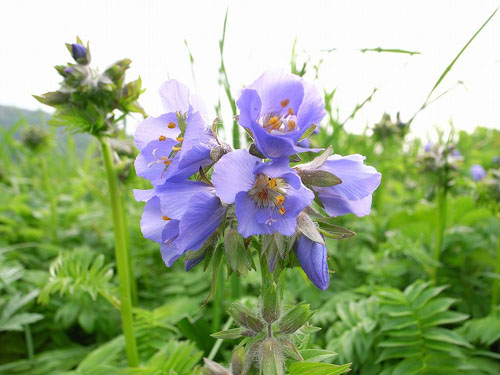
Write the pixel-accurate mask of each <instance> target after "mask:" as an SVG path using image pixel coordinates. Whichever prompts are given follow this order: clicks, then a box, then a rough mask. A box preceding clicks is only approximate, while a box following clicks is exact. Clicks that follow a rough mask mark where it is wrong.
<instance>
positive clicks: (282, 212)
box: [279, 206, 286, 215]
mask: <svg viewBox="0 0 500 375" xmlns="http://www.w3.org/2000/svg"><path fill="white" fill-rule="evenodd" d="M285 212H286V209H285V206H281V207H280V209H279V213H280V214H281V215H284V214H285Z"/></svg>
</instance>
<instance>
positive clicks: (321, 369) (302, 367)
mask: <svg viewBox="0 0 500 375" xmlns="http://www.w3.org/2000/svg"><path fill="white" fill-rule="evenodd" d="M350 367H351V364H350V363H348V364H345V365H341V366H339V365H331V364H328V363H316V362H296V363H293V364H292V365H291V366H290V368H289V371H290V375H338V374H344V373H346V372H348V371H350Z"/></svg>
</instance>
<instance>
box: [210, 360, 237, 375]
mask: <svg viewBox="0 0 500 375" xmlns="http://www.w3.org/2000/svg"><path fill="white" fill-rule="evenodd" d="M203 362H205V367H204V368H203V372H204V373H205V374H207V375H232V374H231V371H229V370H228V369H227V368H225V367H223V366H221V365H219V364H218V363H217V362H214V361H211V360H210V359H208V358H203Z"/></svg>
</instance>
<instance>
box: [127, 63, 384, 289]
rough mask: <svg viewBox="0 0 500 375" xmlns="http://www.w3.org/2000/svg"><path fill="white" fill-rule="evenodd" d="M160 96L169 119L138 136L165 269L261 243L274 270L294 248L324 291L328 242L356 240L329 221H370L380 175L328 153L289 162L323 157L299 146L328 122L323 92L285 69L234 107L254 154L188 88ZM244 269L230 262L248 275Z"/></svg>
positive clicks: (152, 122)
mask: <svg viewBox="0 0 500 375" xmlns="http://www.w3.org/2000/svg"><path fill="white" fill-rule="evenodd" d="M160 97H161V100H162V103H163V107H164V110H165V114H163V115H161V116H159V117H149V118H147V119H146V120H145V121H144V122H142V123H141V124H140V125H139V126H138V128H137V131H136V134H135V142H136V145H137V147H138V148H139V151H140V153H139V155H138V156H137V159H136V161H135V167H136V171H137V174H138V175H139V176H141V177H143V178H145V179H147V180H149V181H150V182H151V184H152V186H153V188H152V189H150V190H136V191H135V196H136V199H137V200H140V201H144V202H146V205H145V208H144V214H143V216H142V219H141V228H142V231H143V234H144V236H145V237H146V238H149V239H151V240H153V241H156V242H158V243H159V244H160V245H161V253H162V257H163V260H164V261H165V263H166V265H167V266H171V265H172V264H173V263H174V262H175V260H177V259H178V258H179V257H181V256H182V255H183V254H186V253H187V256H186V258H185V267H186V269H190V268H191V267H193V266H194V265H196V264H197V263H198V262H200V261H201V260H202V259H203V258H204V257H206V256H207V255H209V254H210V253H211V252H212V251H213V248H214V247H216V246H217V244H223V245H224V246H225V247H226V254H232V253H234V252H235V251H236V252H240V253H241V252H246V251H248V247H249V243H250V241H249V238H250V237H251V236H262V238H263V240H262V249H263V252H264V251H265V252H266V253H267V260H268V264H269V267H270V269H274V267H275V266H276V264H277V263H278V262H282V263H283V262H286V261H287V259H288V257H289V252H290V251H291V250H293V251H294V253H295V255H296V258H297V259H298V261H299V264H300V265H301V267H302V268H303V269H304V271H305V272H306V274H307V275H308V277H309V278H310V279H311V281H312V282H313V283H314V284H315V285H316V286H317V287H318V288H320V289H326V288H327V287H328V283H329V274H328V266H327V252H326V244H325V240H324V237H325V236H329V237H333V238H342V237H346V236H348V235H349V233H350V234H352V232H349V231H348V230H346V229H344V228H340V227H336V226H334V225H331V224H329V223H328V222H327V219H328V218H329V217H334V216H340V215H344V214H347V213H354V214H355V215H357V216H364V215H367V214H369V212H370V207H371V199H372V198H371V195H372V193H373V191H374V190H375V189H376V188H377V187H378V185H379V183H380V178H381V175H380V173H378V172H377V171H376V170H375V169H374V168H373V167H369V166H366V165H365V164H364V157H363V156H361V155H349V156H340V155H330V154H331V148H328V149H327V150H325V151H323V152H322V153H321V154H319V156H317V157H316V158H315V159H314V160H312V161H310V162H309V163H303V164H298V165H294V164H291V162H290V160H300V158H298V157H297V155H296V154H299V153H304V152H316V153H318V152H320V151H321V150H320V149H311V148H307V147H303V146H300V145H299V143H300V142H302V141H303V140H304V139H306V138H307V136H308V135H310V134H311V133H312V132H313V131H314V129H315V128H316V127H317V126H318V125H319V123H320V121H321V119H322V118H323V117H324V115H325V108H324V101H323V97H322V94H321V91H320V90H318V89H317V88H316V87H315V86H314V85H313V84H311V83H309V82H307V81H305V80H304V79H302V78H301V77H298V76H296V75H293V74H290V73H288V72H285V71H278V70H272V71H269V72H266V73H264V74H263V75H261V76H260V77H259V78H258V79H257V80H256V81H255V82H254V83H252V84H251V85H249V86H247V87H246V88H244V89H243V90H242V91H241V93H240V96H239V99H238V100H237V103H236V104H237V106H238V109H239V116H238V122H239V124H240V125H241V126H242V127H244V128H245V129H246V130H247V132H248V133H249V134H250V135H251V137H252V139H253V142H254V144H252V145H251V146H250V147H249V150H246V149H239V150H232V149H231V147H230V146H229V145H227V144H225V143H224V142H223V141H221V140H220V139H219V137H218V136H217V133H216V128H214V127H212V126H210V125H209V122H208V121H207V115H206V111H205V108H204V106H203V104H202V101H201V100H200V99H199V98H198V97H197V96H196V95H194V94H192V93H190V92H189V90H188V88H187V87H186V86H184V85H183V84H181V83H179V82H177V81H175V80H170V81H167V82H166V83H165V84H164V85H163V86H162V87H161V88H160ZM284 244H286V245H284ZM188 252H189V253H188ZM238 259H244V255H243V254H239V257H238ZM237 263H238V262H234V261H233V260H232V259H228V264H229V265H231V268H232V269H233V270H234V271H238V272H241V270H242V267H241V265H239V264H237ZM250 263H251V262H249V264H250Z"/></svg>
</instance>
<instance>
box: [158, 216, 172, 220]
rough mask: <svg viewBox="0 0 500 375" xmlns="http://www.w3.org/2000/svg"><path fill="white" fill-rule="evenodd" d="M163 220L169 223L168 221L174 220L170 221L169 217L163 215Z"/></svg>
mask: <svg viewBox="0 0 500 375" xmlns="http://www.w3.org/2000/svg"><path fill="white" fill-rule="evenodd" d="M161 218H162V219H163V220H166V221H168V220H172V219H170V218H169V217H168V216H165V215H163V216H162V217H161Z"/></svg>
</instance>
